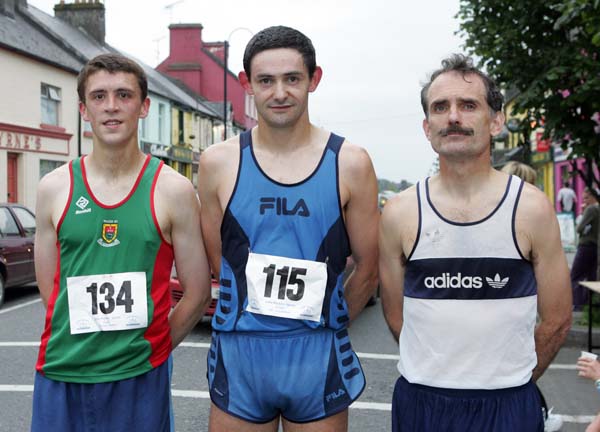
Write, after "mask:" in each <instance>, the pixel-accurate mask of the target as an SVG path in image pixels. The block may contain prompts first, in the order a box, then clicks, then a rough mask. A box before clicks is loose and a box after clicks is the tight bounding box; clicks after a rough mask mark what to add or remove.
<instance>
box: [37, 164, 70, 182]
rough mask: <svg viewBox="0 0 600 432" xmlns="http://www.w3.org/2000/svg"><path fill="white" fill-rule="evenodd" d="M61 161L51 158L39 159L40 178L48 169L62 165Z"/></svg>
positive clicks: (52, 169)
mask: <svg viewBox="0 0 600 432" xmlns="http://www.w3.org/2000/svg"><path fill="white" fill-rule="evenodd" d="M63 164H64V162H63V161H53V160H43V159H41V160H40V179H41V178H42V177H44V176H45V175H46V174H48V173H49V172H50V171H54V170H55V169H56V168H58V167H59V166H61V165H63Z"/></svg>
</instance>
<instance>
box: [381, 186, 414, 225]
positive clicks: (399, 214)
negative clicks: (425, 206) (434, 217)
mask: <svg viewBox="0 0 600 432" xmlns="http://www.w3.org/2000/svg"><path fill="white" fill-rule="evenodd" d="M418 217H419V202H418V199H417V187H416V186H411V187H409V188H408V189H405V190H403V191H402V192H400V193H399V194H397V195H394V196H393V197H391V198H390V199H388V201H387V203H386V204H385V207H384V209H383V216H382V221H385V222H386V223H396V222H398V221H402V222H403V223H406V222H410V221H411V220H414V221H415V223H418Z"/></svg>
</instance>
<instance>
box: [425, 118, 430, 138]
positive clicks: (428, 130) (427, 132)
mask: <svg viewBox="0 0 600 432" xmlns="http://www.w3.org/2000/svg"><path fill="white" fill-rule="evenodd" d="M423 132H425V136H426V137H427V140H428V141H431V130H430V129H429V122H428V121H427V118H424V119H423Z"/></svg>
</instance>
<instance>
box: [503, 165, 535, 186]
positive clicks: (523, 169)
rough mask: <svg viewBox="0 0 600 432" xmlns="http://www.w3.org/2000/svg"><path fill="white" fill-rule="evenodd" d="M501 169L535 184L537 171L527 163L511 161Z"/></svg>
mask: <svg viewBox="0 0 600 432" xmlns="http://www.w3.org/2000/svg"><path fill="white" fill-rule="evenodd" d="M501 171H502V172H505V173H506V174H514V175H516V176H517V177H519V178H521V179H523V180H525V181H526V182H527V183H529V184H532V185H535V180H536V178H537V173H536V172H535V170H534V169H533V168H532V167H531V166H529V165H527V164H524V163H522V162H517V161H510V162H508V163H507V164H506V165H504V166H503V167H502V169H501Z"/></svg>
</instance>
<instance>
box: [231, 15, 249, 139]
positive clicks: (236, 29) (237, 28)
mask: <svg viewBox="0 0 600 432" xmlns="http://www.w3.org/2000/svg"><path fill="white" fill-rule="evenodd" d="M238 30H246V31H247V32H249V33H250V34H251V35H252V36H254V33H253V32H252V30H250V29H249V28H247V27H236V28H234V29H233V30H231V33H229V36H228V37H227V39H225V42H223V141H225V140H226V139H227V72H228V66H227V57H228V56H229V40H230V39H231V36H233V34H234V33H235V32H236V31H238Z"/></svg>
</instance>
